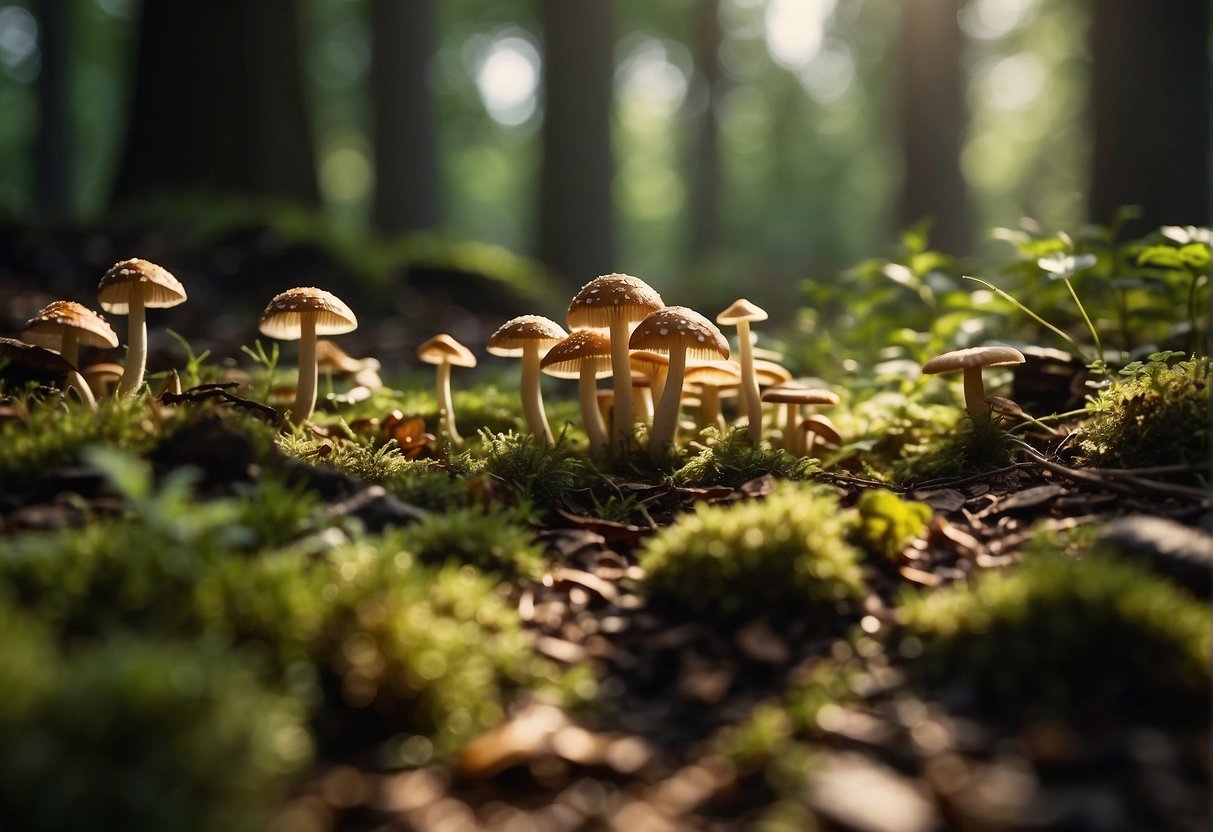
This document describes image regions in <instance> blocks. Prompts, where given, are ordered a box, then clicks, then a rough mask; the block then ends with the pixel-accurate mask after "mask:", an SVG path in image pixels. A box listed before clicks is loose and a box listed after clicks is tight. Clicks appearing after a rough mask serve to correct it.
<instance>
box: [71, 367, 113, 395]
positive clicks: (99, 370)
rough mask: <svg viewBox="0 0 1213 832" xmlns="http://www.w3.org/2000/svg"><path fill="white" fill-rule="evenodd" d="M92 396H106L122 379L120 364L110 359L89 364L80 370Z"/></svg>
mask: <svg viewBox="0 0 1213 832" xmlns="http://www.w3.org/2000/svg"><path fill="white" fill-rule="evenodd" d="M80 375H82V376H84V380H85V381H86V382H87V383H88V386H89V389H90V390H92V391H93V395H94V396H108V395H109V394H110V392H111V391H112V390H113V389H114V388H115V387H117V386H118V382H119V381H121V380H122V365H121V364H115V363H114V362H112V361H101V362H98V363H96V364H90V365H88V366H87V367H85V368H84V369H82V370H81V371H80Z"/></svg>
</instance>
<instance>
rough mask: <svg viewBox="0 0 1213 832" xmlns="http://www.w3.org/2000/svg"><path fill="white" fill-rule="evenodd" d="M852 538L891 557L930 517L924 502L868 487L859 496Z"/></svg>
mask: <svg viewBox="0 0 1213 832" xmlns="http://www.w3.org/2000/svg"><path fill="white" fill-rule="evenodd" d="M857 508H858V509H859V525H858V526H857V527H856V529H855V541H856V542H857V543H858V544H859V545H860V546H862V547H863V548H864V549H866V550H867V551H869V552H871V553H872V554H874V555H878V556H879V557H883V558H885V559H887V560H895V559H896V558H897V556H898V555H899V554H901V551H902V549H904V548H905V545H906V544H907V543H909V542H910V541H911V540H912V539H913V538H915V537H918V535H920V534H922V532H923V529H925V528H926V526H927V522H928V521H929V520H930V519H931V507H930V506H928V505H927V504H926V503H916V502H913V501H910V500H903V499H901V498H900V497H898V496H897V495H896V494H894V493H893V492H892V491H885V490H884V489H879V488H876V489H871V490H869V491H865V492H864V493H863V495H862V496H861V497H860V498H859V504H858V505H857Z"/></svg>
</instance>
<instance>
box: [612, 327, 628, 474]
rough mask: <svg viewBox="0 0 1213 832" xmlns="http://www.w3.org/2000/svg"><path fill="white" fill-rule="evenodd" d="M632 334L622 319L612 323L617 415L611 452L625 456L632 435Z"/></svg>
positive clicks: (614, 418)
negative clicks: (630, 342) (629, 346)
mask: <svg viewBox="0 0 1213 832" xmlns="http://www.w3.org/2000/svg"><path fill="white" fill-rule="evenodd" d="M630 335H631V332H630V331H629V329H628V322H627V321H626V320H625V319H624V318H622V317H615V318H614V319H613V320H612V321H611V388H612V390H614V392H615V415H614V416H613V417H612V419H611V452H612V454H616V455H619V456H622V455H623V452H624V450H625V449H626V448H627V444H628V437H629V436H631V434H632V366H631V363H630V362H629V361H628V352H629V351H628V338H629V336H630Z"/></svg>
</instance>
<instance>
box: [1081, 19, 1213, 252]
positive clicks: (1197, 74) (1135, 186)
mask: <svg viewBox="0 0 1213 832" xmlns="http://www.w3.org/2000/svg"><path fill="white" fill-rule="evenodd" d="M1092 8H1093V9H1094V20H1093V21H1092V29H1091V40H1092V55H1093V56H1094V70H1093V73H1092V91H1091V98H1092V102H1093V105H1094V109H1095V113H1094V124H1095V152H1094V154H1093V158H1092V162H1093V167H1092V171H1091V190H1090V204H1089V206H1088V213H1089V215H1090V218H1091V220H1093V221H1095V222H1100V223H1106V222H1108V221H1109V220H1110V219H1112V217H1113V215H1114V214H1115V212H1116V209H1117V208H1118V207H1120V206H1121V205H1130V204H1131V205H1139V206H1141V208H1142V215H1141V218H1140V219H1139V220H1138V221H1137V222H1136V223H1135V224H1134V227H1133V228H1132V229H1131V230H1133V231H1145V230H1148V229H1150V228H1156V227H1158V226H1159V225H1164V224H1167V225H1207V224H1209V222H1210V220H1211V219H1213V217H1211V216H1210V193H1209V192H1210V176H1209V173H1210V171H1209V164H1210V162H1209V153H1210V127H1209V120H1210V78H1211V76H1213V67H1211V66H1210V61H1209V22H1210V21H1209V2H1208V0H1168V2H1166V3H1157V2H1150V0H1100V2H1098V3H1095V4H1093V6H1092Z"/></svg>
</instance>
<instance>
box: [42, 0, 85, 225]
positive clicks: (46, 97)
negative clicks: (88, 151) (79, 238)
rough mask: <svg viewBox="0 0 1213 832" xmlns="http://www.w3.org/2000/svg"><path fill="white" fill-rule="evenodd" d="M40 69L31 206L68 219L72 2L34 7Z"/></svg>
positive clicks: (52, 0)
mask: <svg viewBox="0 0 1213 832" xmlns="http://www.w3.org/2000/svg"><path fill="white" fill-rule="evenodd" d="M36 11H37V15H38V28H39V30H40V32H41V36H40V38H39V50H40V58H41V67H40V71H39V73H38V110H39V119H38V137H37V141H36V148H35V172H36V185H35V204H36V206H37V210H38V216H39V217H40V218H41V219H43V220H63V219H68V218H70V216H71V213H72V208H73V205H72V197H73V193H72V190H73V188H72V185H73V182H74V178H75V177H74V176H73V175H72V174H73V170H72V163H73V162H74V160H75V154H74V153H73V152H72V141H71V137H72V125H71V79H70V73H71V54H72V13H71V2H70V0H40V2H39V3H38V5H37V9H36Z"/></svg>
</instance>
